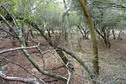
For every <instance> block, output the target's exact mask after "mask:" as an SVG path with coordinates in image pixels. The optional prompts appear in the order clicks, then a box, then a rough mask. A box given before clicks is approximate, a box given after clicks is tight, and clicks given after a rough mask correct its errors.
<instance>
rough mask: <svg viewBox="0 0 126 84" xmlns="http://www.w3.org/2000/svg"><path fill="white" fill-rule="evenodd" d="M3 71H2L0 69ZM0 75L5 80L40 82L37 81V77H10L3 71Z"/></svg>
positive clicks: (33, 83)
mask: <svg viewBox="0 0 126 84" xmlns="http://www.w3.org/2000/svg"><path fill="white" fill-rule="evenodd" d="M0 72H1V71H0ZM0 77H1V78H2V79H4V80H8V81H18V82H23V83H29V84H40V83H39V82H37V80H36V79H34V78H28V79H27V78H21V77H10V76H6V75H5V74H3V73H2V72H1V73H0Z"/></svg>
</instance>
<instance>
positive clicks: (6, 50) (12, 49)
mask: <svg viewBox="0 0 126 84" xmlns="http://www.w3.org/2000/svg"><path fill="white" fill-rule="evenodd" d="M38 46H39V44H38V45H37V46H30V47H17V48H10V49H5V50H2V51H0V54H3V53H6V52H10V51H15V50H22V49H31V48H37V47H38Z"/></svg>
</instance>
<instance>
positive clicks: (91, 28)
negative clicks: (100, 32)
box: [78, 0, 99, 75]
mask: <svg viewBox="0 0 126 84" xmlns="http://www.w3.org/2000/svg"><path fill="white" fill-rule="evenodd" d="M78 1H79V3H80V5H81V7H82V9H83V12H84V16H85V17H86V19H87V22H88V26H89V31H90V34H91V39H92V44H93V55H94V58H93V61H92V63H93V68H94V72H95V74H96V75H98V74H99V63H98V47H97V40H96V33H95V29H94V23H93V21H92V19H91V15H90V14H89V11H88V7H87V2H86V0H78Z"/></svg>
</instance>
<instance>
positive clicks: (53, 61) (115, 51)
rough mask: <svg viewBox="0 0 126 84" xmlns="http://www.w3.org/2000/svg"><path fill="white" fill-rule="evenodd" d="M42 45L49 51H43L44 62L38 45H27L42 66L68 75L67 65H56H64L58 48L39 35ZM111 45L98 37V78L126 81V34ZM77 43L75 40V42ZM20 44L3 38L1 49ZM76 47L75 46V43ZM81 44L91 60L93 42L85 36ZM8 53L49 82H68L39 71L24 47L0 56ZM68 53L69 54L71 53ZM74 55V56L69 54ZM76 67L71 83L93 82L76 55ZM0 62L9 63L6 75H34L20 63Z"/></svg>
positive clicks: (124, 83)
mask: <svg viewBox="0 0 126 84" xmlns="http://www.w3.org/2000/svg"><path fill="white" fill-rule="evenodd" d="M40 39H41V40H40V42H41V46H42V47H41V48H42V50H43V51H47V53H46V54H45V55H43V58H44V61H45V64H46V65H45V66H44V65H43V60H42V59H40V58H41V56H40V54H39V53H37V52H38V51H37V50H36V49H28V51H29V53H30V54H31V56H32V58H34V59H35V60H36V62H37V63H38V64H39V65H40V66H41V67H45V70H48V71H49V72H51V73H56V74H60V75H64V76H67V70H66V68H65V67H61V68H57V67H60V66H63V64H62V62H61V60H60V58H59V57H58V56H57V55H56V54H55V51H54V50H53V49H51V48H50V47H49V45H48V43H47V42H46V41H45V40H44V39H42V38H40ZM110 42H111V48H106V47H105V46H104V45H103V44H102V43H101V42H100V41H98V50H99V63H100V75H99V78H98V81H99V82H100V83H101V84H110V83H112V82H114V84H126V38H123V40H110ZM75 45H76V43H75ZM14 47H18V44H17V46H14V45H12V43H11V41H10V39H8V38H0V50H4V49H9V48H14ZM75 47H76V46H75ZM81 48H82V49H83V51H84V52H81V53H83V54H84V57H83V59H84V60H85V62H86V63H87V64H88V63H89V62H90V63H91V58H92V57H93V56H92V45H91V41H90V40H82V41H81ZM2 57H6V58H8V59H9V60H11V61H12V62H15V63H18V64H20V65H21V66H23V67H24V68H26V69H27V70H29V71H31V72H33V73H34V74H35V75H36V76H38V77H39V78H41V79H42V80H44V81H45V82H47V84H65V82H64V81H61V80H57V79H54V78H50V77H47V76H44V75H42V74H41V73H39V72H38V71H37V70H36V69H35V68H34V67H33V66H32V65H31V64H30V62H29V61H28V60H27V59H26V57H25V56H24V54H23V52H22V51H21V50H18V51H11V52H7V53H4V54H0V58H2ZM68 57H69V56H68ZM70 58H71V57H70ZM70 61H71V62H72V64H73V65H74V67H75V72H74V73H73V75H72V78H71V83H70V84H90V82H89V79H88V76H87V74H85V71H84V69H83V67H82V66H80V65H79V64H78V63H77V62H76V61H75V60H74V59H71V60H70ZM0 65H2V66H4V65H7V66H6V68H5V74H6V75H7V76H16V77H23V78H33V76H31V75H30V74H28V73H27V72H26V71H25V70H23V69H21V68H20V67H19V66H17V65H14V64H12V63H10V62H8V61H7V60H2V61H0ZM0 84H24V83H21V82H12V81H11V82H8V81H6V80H3V79H1V78H0Z"/></svg>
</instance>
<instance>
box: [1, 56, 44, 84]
mask: <svg viewBox="0 0 126 84" xmlns="http://www.w3.org/2000/svg"><path fill="white" fill-rule="evenodd" d="M3 59H5V60H7V61H8V62H10V63H12V64H15V65H17V66H19V67H20V68H22V69H24V70H25V71H26V72H27V73H29V74H31V75H32V76H33V77H35V78H36V79H38V80H39V81H41V82H42V83H43V84H46V83H45V82H44V81H43V80H41V79H40V78H38V77H37V76H36V75H35V74H34V73H32V72H30V71H28V70H27V69H26V68H24V67H23V66H21V65H20V64H18V63H15V62H13V61H11V60H9V59H7V58H5V57H4V58H3Z"/></svg>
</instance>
